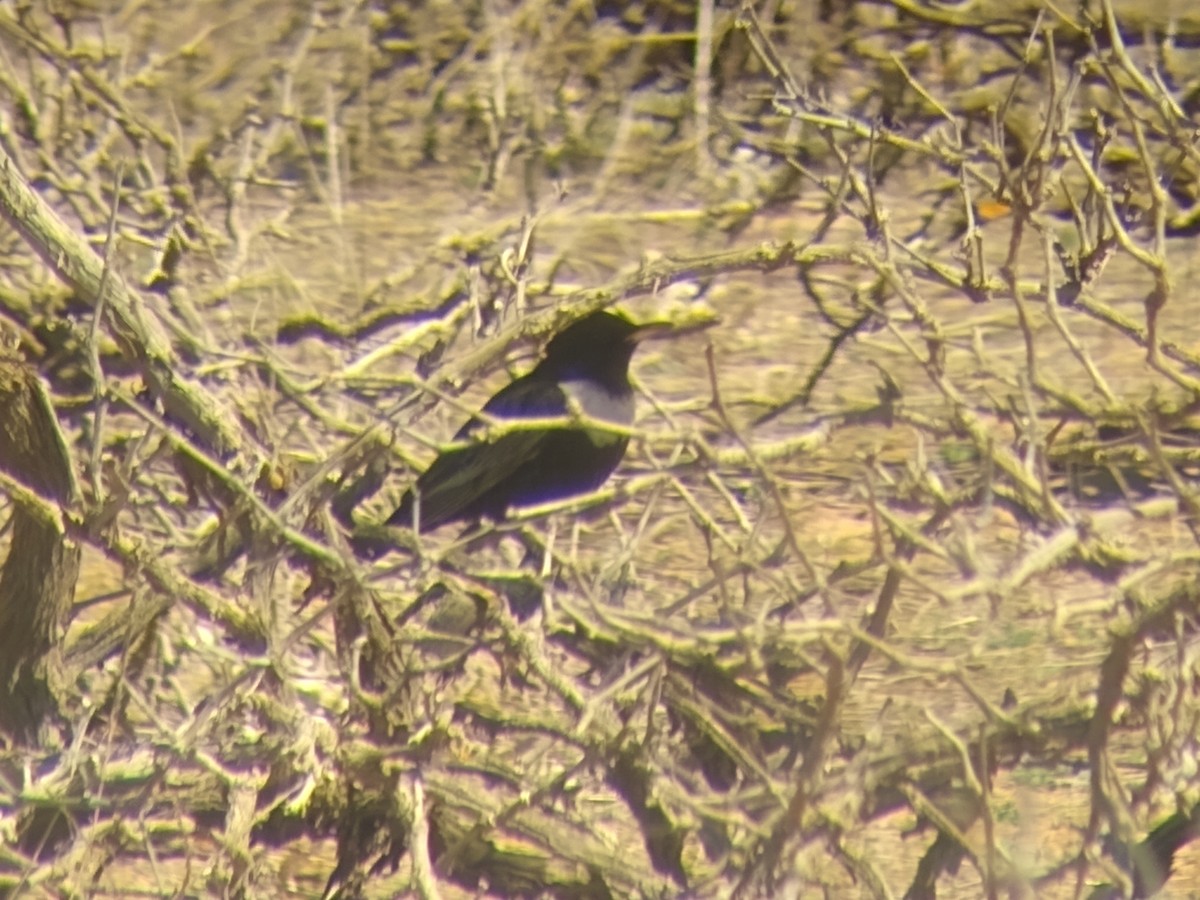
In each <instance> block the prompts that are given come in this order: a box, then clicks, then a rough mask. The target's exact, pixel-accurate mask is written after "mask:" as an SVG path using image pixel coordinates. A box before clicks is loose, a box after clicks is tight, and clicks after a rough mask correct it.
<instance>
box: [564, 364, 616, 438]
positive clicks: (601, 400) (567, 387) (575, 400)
mask: <svg viewBox="0 0 1200 900" xmlns="http://www.w3.org/2000/svg"><path fill="white" fill-rule="evenodd" d="M560 384H561V386H562V390H563V393H564V394H566V396H567V402H568V405H569V406H571V407H578V409H579V410H580V411H581V412H582V413H583V414H584V415H586V416H587V417H588V418H589V419H599V420H600V421H602V422H611V423H612V424H614V425H619V426H621V427H622V428H628V427H629V426H630V425H632V424H633V391H630V390H625V391H616V392H614V391H610V390H608V389H607V388H606V387H604V386H603V385H599V384H596V383H595V382H593V381H582V380H580V381H575V380H568V381H562V382H560ZM587 434H588V437H589V438H590V439H591V441H592V443H593V444H596V445H597V446H604V445H606V444H615V443H617V442H619V441H625V440H627V437H626V436H625V435H623V434H621V433H619V432H615V431H606V430H604V429H600V428H589V429H587Z"/></svg>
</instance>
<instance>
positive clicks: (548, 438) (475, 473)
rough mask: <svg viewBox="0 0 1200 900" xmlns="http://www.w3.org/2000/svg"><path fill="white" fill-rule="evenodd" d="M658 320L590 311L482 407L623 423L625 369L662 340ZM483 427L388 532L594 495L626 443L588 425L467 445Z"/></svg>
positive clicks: (426, 476) (444, 458) (423, 484)
mask: <svg viewBox="0 0 1200 900" xmlns="http://www.w3.org/2000/svg"><path fill="white" fill-rule="evenodd" d="M672 330H673V329H672V326H670V325H669V324H667V323H663V322H652V323H648V324H645V325H635V324H634V323H633V322H630V321H629V320H628V319H626V318H625V317H624V316H621V315H617V314H616V313H611V312H596V313H592V314H591V315H589V316H585V317H584V318H582V319H580V320H579V321H577V322H574V323H573V324H571V325H569V326H567V327H566V328H564V329H563V330H562V331H561V332H559V333H558V334H557V335H555V336H554V337H553V338H552V339H551V340H550V343H549V344H547V345H546V353H545V356H544V358H543V359H542V361H541V362H539V363H538V364H537V367H536V368H534V370H533V371H532V372H530V373H529V374H528V375H525V376H523V377H521V378H518V379H517V380H516V381H514V382H513V383H512V384H510V385H508V387H506V388H504V389H502V390H501V391H500V392H499V393H497V394H496V395H495V396H494V397H492V399H491V400H489V401H488V402H487V403H486V404H484V407H483V412H484V413H486V414H487V415H488V416H490V417H492V418H494V419H498V420H501V422H500V424H501V425H503V424H504V422H503V420H506V419H517V420H519V419H522V418H527V419H565V418H569V417H571V416H576V415H579V416H582V417H585V418H587V419H591V420H598V421H601V422H610V423H612V424H613V425H615V426H617V427H618V428H628V427H629V426H631V425H632V424H633V389H632V387H630V384H629V361H630V359H632V357H633V351H634V349H635V348H636V347H637V345H638V343H639V342H640V341H642V340H644V339H645V338H648V337H654V336H658V335H662V334H665V333H669V332H670V331H672ZM485 427H486V426H485V424H484V422H483V421H481V420H480V419H478V418H473V419H471V420H470V421H469V422H467V424H466V425H464V426H463V427H462V428H460V429H459V431H458V433H457V434H456V435H455V436H454V441H455V443H460V442H462V443H463V446H456V447H451V448H450V449H448V450H446V451H444V452H443V453H441V454H440V455H439V456H438V457H437V459H435V460H434V461H433V463H432V464H431V465H430V466H429V468H428V469H426V470H425V472H424V473H423V474H422V475H421V476H420V477H419V478H418V479H417V483H416V485H415V486H414V487H413V488H410V489H409V490H408V491H407V492H406V493H405V494H404V496H403V497H402V498H401V500H400V506H399V507H398V508H397V509H396V511H395V512H394V513H392V514H391V516H389V517H388V520H387V524H388V525H396V526H402V527H413V526H414V525H415V526H416V528H417V530H419V531H422V532H424V531H431V530H432V529H434V528H438V527H439V526H441V525H445V524H446V523H447V522H455V521H477V520H479V519H483V518H488V519H492V520H497V521H498V520H500V519H503V518H504V516H505V514H506V513H507V512H508V510H509V508H510V507H513V506H533V505H536V504H539V503H547V502H549V501H552V500H562V499H565V498H567V497H573V496H575V495H577V494H585V493H587V492H588V491H593V490H595V489H596V488H598V487H599V486H600V485H601V484H603V483H604V481H605V480H606V479H607V478H608V476H609V475H611V474H612V472H613V470H614V469H615V468H616V467H617V464H618V463H620V461H621V457H623V456H624V455H625V448H626V447H627V446H628V444H629V438H628V436H627V435H625V434H622V433H620V432H619V431H609V430H606V429H604V428H602V427H599V426H597V425H595V424H593V425H591V426H588V425H587V424H586V423H584V422H580V423H579V424H577V425H572V424H567V423H564V424H562V425H557V426H548V427H544V428H543V427H537V426H534V427H529V428H516V429H513V430H508V431H504V432H503V433H501V434H500V436H499V437H497V438H495V439H494V440H491V441H487V440H475V441H473V442H472V438H478V437H480V436H481V435H480V432H481V431H482V430H484V429H485Z"/></svg>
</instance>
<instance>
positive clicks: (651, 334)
mask: <svg viewBox="0 0 1200 900" xmlns="http://www.w3.org/2000/svg"><path fill="white" fill-rule="evenodd" d="M719 321H720V320H719V319H718V318H717V317H716V316H715V315H711V314H709V315H708V316H699V317H695V318H692V319H690V320H689V321H686V322H665V321H659V322H643V323H642V324H641V325H639V326H638V328H637V331H635V332H634V333H633V334H631V335H630V336H629V340H630V341H631V342H632V343H634V344H640V343H641V342H642V341H653V340H658V339H659V338H674V337H679V336H681V335H684V334H692V333H693V332H696V331H703V330H704V329H705V328H711V327H712V326H714V325H716V324H717V323H718V322H719Z"/></svg>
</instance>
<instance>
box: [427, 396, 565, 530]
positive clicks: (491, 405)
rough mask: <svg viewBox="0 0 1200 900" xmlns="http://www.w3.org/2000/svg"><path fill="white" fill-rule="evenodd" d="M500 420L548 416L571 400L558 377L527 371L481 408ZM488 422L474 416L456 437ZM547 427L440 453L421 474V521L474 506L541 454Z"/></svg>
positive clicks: (443, 518) (432, 522) (444, 518)
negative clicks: (536, 375)
mask: <svg viewBox="0 0 1200 900" xmlns="http://www.w3.org/2000/svg"><path fill="white" fill-rule="evenodd" d="M483 412H485V413H487V414H488V415H490V416H494V417H495V418H497V419H521V418H533V419H544V418H554V417H557V416H564V415H566V414H567V399H566V395H565V394H564V393H563V391H562V389H561V388H560V387H559V386H558V384H557V383H556V382H554V381H551V380H548V379H540V378H532V377H530V376H525V377H524V378H518V379H517V380H516V381H514V382H512V384H509V385H508V386H507V387H505V388H503V389H502V390H501V391H500V392H499V393H497V394H496V395H495V396H494V397H492V399H491V400H489V401H488V402H487V403H486V404H485V405H484V407H483ZM485 427H486V425H485V424H484V422H482V421H481V420H479V419H474V418H473V419H471V421H469V422H467V424H465V425H464V426H463V427H462V428H460V429H459V430H458V433H457V434H455V435H454V440H455V441H469V440H470V439H471V438H472V437H473V436H475V435H476V434H478V433H480V432H482V431H483V430H484V428H485ZM546 437H547V432H546V430H545V429H529V430H520V429H517V430H513V431H507V432H505V433H503V434H501V435H500V436H499V437H497V438H496V439H495V440H492V441H488V442H479V443H471V444H469V445H467V446H465V447H457V448H454V449H452V450H447V451H446V452H444V453H442V454H441V455H439V456H438V458H437V459H435V460H434V461H433V463H432V464H431V465H430V466H429V468H428V469H426V470H425V472H424V473H423V474H422V475H421V477H420V478H418V479H417V490H418V491H419V492H420V497H421V521H422V522H423V523H424V527H425V528H436V527H437V526H438V525H440V524H442V523H443V522H449V521H452V520H453V519H455V518H458V517H459V516H460V515H462V514H463V513H464V511H467V510H469V509H470V507H471V505H472V504H473V503H475V502H476V501H478V500H479V499H480V498H481V497H483V496H484V495H485V494H487V493H488V492H489V491H491V490H492V489H493V488H495V487H496V486H497V485H499V484H501V483H502V482H504V481H505V480H506V479H508V478H510V477H512V475H513V474H514V473H515V472H516V471H517V470H518V469H519V468H520V467H521V466H522V465H523V464H525V463H527V462H528V461H529V460H530V459H532V458H533V457H534V456H536V455H537V453H538V450H539V449H540V448H541V445H542V443H543V442H544V441H545V440H546Z"/></svg>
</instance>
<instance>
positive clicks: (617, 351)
mask: <svg viewBox="0 0 1200 900" xmlns="http://www.w3.org/2000/svg"><path fill="white" fill-rule="evenodd" d="M672 330H673V328H672V326H671V324H670V323H668V322H647V323H645V324H643V325H636V324H634V323H633V322H631V321H629V320H628V319H627V318H625V317H624V316H623V315H620V314H619V313H612V312H605V311H603V310H602V311H600V312H594V313H592V314H591V315H587V316H584V317H583V318H582V319H579V320H578V321H576V322H572V323H571V324H570V325H568V326H567V327H566V328H564V329H563V330H562V331H560V332H559V333H558V334H556V335H555V336H554V337H553V338H551V339H550V343H549V344H547V345H546V355H545V358H544V359H543V360H542V363H541V365H540V366H539V367H538V368H539V369H542V370H543V371H545V372H546V373H547V374H550V375H552V376H554V377H556V378H595V379H598V380H600V381H603V382H605V383H606V384H609V385H611V386H621V385H624V384H626V383H628V376H629V361H630V360H631V359H632V358H633V351H634V350H635V349H637V345H638V344H639V343H641V342H642V341H643V340H646V339H647V338H651V337H660V336H663V335H667V334H670V333H671V332H672Z"/></svg>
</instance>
